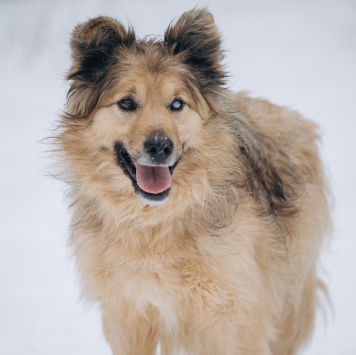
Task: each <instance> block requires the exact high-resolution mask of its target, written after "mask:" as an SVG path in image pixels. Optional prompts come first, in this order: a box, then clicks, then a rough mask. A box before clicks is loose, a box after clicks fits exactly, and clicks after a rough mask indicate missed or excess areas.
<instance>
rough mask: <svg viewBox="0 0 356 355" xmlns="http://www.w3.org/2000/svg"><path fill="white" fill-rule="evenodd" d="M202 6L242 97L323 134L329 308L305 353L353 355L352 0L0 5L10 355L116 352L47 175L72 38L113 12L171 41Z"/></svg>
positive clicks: (1, 236)
mask: <svg viewBox="0 0 356 355" xmlns="http://www.w3.org/2000/svg"><path fill="white" fill-rule="evenodd" d="M196 4H197V5H199V6H206V5H207V6H208V7H209V9H210V10H211V11H212V12H213V14H214V16H215V20H216V23H217V25H218V26H219V28H220V31H221V33H222V36H223V38H224V47H225V49H227V58H226V63H227V66H228V69H229V71H230V72H231V73H232V76H231V79H230V84H231V86H232V88H233V89H235V90H249V91H250V92H251V93H252V94H253V95H254V96H262V97H265V98H268V99H269V100H271V101H274V102H276V103H278V104H281V105H286V106H290V107H292V108H293V109H296V110H298V111H300V112H302V113H303V114H304V115H305V116H306V117H309V118H311V119H313V120H315V121H316V122H317V123H318V124H319V125H320V127H321V132H322V135H323V146H322V156H323V159H324V161H325V165H326V167H327V170H328V172H329V176H330V183H331V188H332V191H333V194H334V197H335V206H334V212H333V216H334V224H335V228H334V234H333V237H332V240H331V243H330V246H329V247H328V249H327V250H326V252H325V253H324V255H323V258H322V262H323V271H322V275H323V277H324V279H325V280H326V282H327V283H328V285H329V289H330V297H331V300H332V303H333V308H332V309H329V310H328V311H327V314H326V319H325V318H324V317H323V316H322V315H321V316H320V317H319V318H318V321H317V326H316V333H315V336H314V337H313V340H312V341H311V343H310V345H309V346H308V348H307V349H306V350H305V351H304V352H303V354H304V355H317V354H318V355H319V354H323V355H355V354H356V236H355V232H354V231H355V230H356V216H355V211H356V208H355V197H356V194H355V189H356V186H355V185H356V167H355V166H356V149H355V148H356V144H355V142H356V109H355V106H356V2H355V0H323V1H322V0H319V1H317V0H298V1H290V0H284V1H282V0H280V1H277V0H272V1H270V0H249V1H248V0H225V1H224V0H221V1H217V0H215V1H214V0H211V1H204V0H201V1H200V2H199V3H195V2H194V1H187V0H179V1H164V0H147V1H144V0H131V1H127V0H126V1H122V0H110V1H99V0H98V1H94V0H92V1H91V0H86V1H85V0H83V1H70V0H67V1H65V0H54V1H44V0H43V1H40V0H33V1H31V0H28V1H24V0H23V1H20V0H18V1H16V0H12V1H10V0H0V147H1V149H0V355H63V354H66V355H78V354H86V355H97V354H101V355H109V354H110V350H109V348H108V346H107V345H106V343H105V341H104V338H103V336H102V333H101V325H100V316H99V313H98V310H97V309H96V308H95V307H88V306H85V305H83V303H82V302H81V301H80V296H79V287H78V280H77V279H76V276H75V268H74V263H73V261H72V260H71V258H70V256H69V249H68V246H67V235H68V225H69V214H68V212H67V208H66V207H67V203H66V201H65V199H64V197H63V192H64V186H63V185H62V184H61V183H59V182H58V181H55V180H53V179H50V178H48V177H47V176H46V170H47V168H48V166H49V165H50V160H49V159H48V155H47V153H46V151H47V150H48V146H46V144H44V143H41V140H42V139H43V138H45V137H48V136H51V135H52V134H53V133H52V132H51V128H52V127H53V124H54V122H55V121H56V120H57V117H58V115H59V114H60V113H61V110H62V109H63V106H64V103H65V94H66V90H67V88H68V87H67V84H66V83H65V82H64V76H65V73H66V70H67V69H68V68H69V46H68V41H69V36H70V32H71V30H72V28H73V27H74V26H75V25H76V24H77V23H78V22H82V21H85V20H86V19H87V18H88V17H93V16H98V15H110V16H114V17H117V18H118V19H120V20H122V21H123V22H124V23H127V19H129V20H130V21H131V22H132V24H133V25H134V27H135V29H136V32H137V33H138V35H139V36H140V37H143V36H145V35H146V34H163V31H164V29H165V28H166V26H167V25H168V24H169V23H170V21H171V20H172V19H174V18H176V17H177V16H178V15H179V14H180V13H182V12H184V11H186V10H188V9H190V8H192V7H193V6H194V5H196ZM290 139H293V137H290Z"/></svg>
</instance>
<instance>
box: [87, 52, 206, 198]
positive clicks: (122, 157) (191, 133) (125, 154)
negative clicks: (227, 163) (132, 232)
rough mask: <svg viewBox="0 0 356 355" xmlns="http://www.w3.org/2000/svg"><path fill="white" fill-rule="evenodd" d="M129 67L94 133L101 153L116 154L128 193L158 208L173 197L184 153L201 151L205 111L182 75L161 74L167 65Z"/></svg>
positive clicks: (99, 112) (100, 111)
mask: <svg viewBox="0 0 356 355" xmlns="http://www.w3.org/2000/svg"><path fill="white" fill-rule="evenodd" d="M156 60H159V58H156ZM130 61H131V63H130V65H128V66H127V69H126V70H125V73H124V74H123V75H122V77H121V78H120V81H119V83H118V85H117V87H116V88H115V90H114V93H113V95H112V96H109V97H110V102H108V103H107V105H105V107H101V108H99V109H98V110H97V112H96V113H95V115H94V116H93V123H92V124H93V128H92V133H93V135H95V137H96V138H95V144H97V145H98V148H99V146H101V147H105V148H107V149H108V150H110V151H112V152H113V154H114V157H115V163H116V164H117V165H118V166H119V167H120V168H121V170H122V173H123V174H124V175H125V176H123V177H122V179H123V180H127V182H128V183H129V182H130V183H131V184H130V186H128V189H132V188H133V189H134V190H135V192H136V193H137V194H138V197H139V198H140V199H141V200H142V201H143V202H145V203H148V204H158V203H161V202H163V201H165V200H166V199H167V197H168V196H169V192H170V188H171V185H172V175H173V172H174V170H175V169H176V168H178V166H179V163H180V160H181V158H182V155H183V153H184V154H185V153H186V152H187V151H188V150H192V149H199V147H200V146H201V145H202V140H201V138H200V136H201V133H200V132H201V130H202V125H203V122H204V117H202V116H203V114H202V112H204V106H203V107H202V108H198V107H197V104H196V101H195V99H194V97H192V94H191V92H190V91H189V88H188V87H187V84H186V83H185V82H184V80H182V78H181V76H180V73H179V70H177V69H173V70H172V69H169V67H168V68H166V70H163V71H162V72H161V71H160V69H161V68H160V67H161V66H164V65H167V63H165V61H164V60H162V63H161V66H158V68H157V69H156V71H155V72H154V71H152V69H150V68H149V67H148V66H147V63H146V62H145V61H143V62H142V63H139V61H138V60H137V59H136V58H135V59H132V58H131V59H130ZM135 61H136V62H135ZM200 100H201V98H200ZM201 105H204V101H203V100H202V103H201ZM205 110H208V109H207V108H206V107H205ZM182 160H184V159H183V158H182Z"/></svg>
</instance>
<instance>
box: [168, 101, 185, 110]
mask: <svg viewBox="0 0 356 355" xmlns="http://www.w3.org/2000/svg"><path fill="white" fill-rule="evenodd" d="M183 106H184V101H183V100H179V99H175V100H174V101H173V102H172V103H171V110H172V111H180V110H181V109H182V108H183Z"/></svg>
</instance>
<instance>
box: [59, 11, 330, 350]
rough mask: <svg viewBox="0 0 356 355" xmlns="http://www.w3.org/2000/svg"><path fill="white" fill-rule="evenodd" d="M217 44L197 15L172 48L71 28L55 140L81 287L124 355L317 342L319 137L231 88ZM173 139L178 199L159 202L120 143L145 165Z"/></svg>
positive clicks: (203, 14) (116, 27)
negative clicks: (159, 142)
mask: <svg viewBox="0 0 356 355" xmlns="http://www.w3.org/2000/svg"><path fill="white" fill-rule="evenodd" d="M220 42H221V41H220V36H219V34H218V32H217V30H216V27H215V25H214V21H213V18H212V16H211V15H210V14H209V13H208V12H207V11H206V10H197V9H195V10H192V11H189V12H187V13H185V14H183V15H182V17H181V18H180V19H179V20H178V21H177V23H176V24H174V25H172V26H170V27H169V28H168V30H167V31H166V33H165V37H164V40H163V41H159V40H152V39H146V40H137V39H136V37H135V34H134V32H133V31H132V30H131V29H130V30H129V31H126V30H125V29H124V27H123V26H122V25H121V24H120V23H118V22H117V21H116V20H113V19H111V18H106V17H99V18H96V19H93V20H89V21H88V22H86V23H85V24H82V25H79V26H78V27H76V29H75V30H74V32H73V37H72V43H71V45H72V53H73V66H72V69H71V71H70V74H69V76H68V78H69V80H71V88H70V91H69V97H68V106H67V113H66V114H65V115H63V118H62V121H61V127H60V134H59V136H58V139H57V144H58V147H59V149H60V152H61V154H62V158H63V159H62V162H63V166H64V169H63V170H64V172H63V177H64V179H65V180H66V181H67V182H68V183H69V185H70V198H71V201H72V205H71V208H72V212H73V220H72V239H71V240H72V244H73V246H74V250H75V255H76V258H77V261H78V265H79V269H80V272H81V276H82V280H83V289H84V294H85V295H86V296H88V297H90V298H91V299H94V300H96V301H98V302H99V304H100V306H101V309H102V314H103V328H104V332H105V336H106V339H107V341H108V342H109V344H110V346H111V348H112V351H113V354H115V355H152V354H154V353H155V351H156V348H157V345H158V344H159V343H160V344H161V350H162V354H164V355H170V354H180V353H184V354H196V355H198V354H199V355H209V354H211V355H218V354H219V355H220V354H221V355H222V354H224V355H233V354H234V355H246V354H249V355H262V354H263V355H272V354H274V355H293V354H296V353H297V351H298V349H299V348H300V346H301V345H302V344H303V343H304V342H305V341H306V340H307V339H308V338H309V336H310V334H311V331H312V328H313V322H314V314H315V308H316V305H317V291H318V287H319V285H320V282H319V280H318V278H317V276H316V264H317V259H318V254H319V249H320V246H321V244H322V240H323V235H324V234H325V232H326V231H327V229H328V228H329V211H328V204H327V199H326V196H325V184H324V178H323V172H322V167H321V163H320V160H319V157H318V152H317V140H318V135H317V133H316V129H315V126H314V124H313V123H311V122H309V121H307V120H305V119H303V118H302V117H301V116H300V115H298V114H297V113H295V112H292V111H290V110H288V109H285V108H281V107H278V106H275V105H272V104H270V103H269V102H267V101H264V100H259V99H252V98H249V97H248V95H246V94H245V93H240V94H237V95H236V94H234V93H232V92H230V91H228V90H227V89H226V88H225V86H224V83H225V73H224V70H223V67H222V65H221V59H222V57H223V55H222V51H221V48H220ZM177 99H178V100H179V102H181V103H183V107H182V108H180V109H178V110H176V109H174V107H173V106H172V105H173V104H172V102H174V100H177ZM123 100H129V101H123ZM118 102H119V105H118V104H117V103H118ZM127 104H130V105H131V104H133V106H129V109H125V107H126V106H125V105H127ZM120 105H121V106H120ZM122 105H124V108H123V107H122ZM162 134H164V136H165V137H169V138H170V140H171V141H172V144H173V147H174V152H173V154H174V156H175V157H176V158H177V163H176V167H175V169H174V171H173V173H172V183H171V187H170V189H169V191H168V192H167V194H168V197H167V198H164V199H163V200H162V201H161V202H156V201H154V200H152V203H151V202H150V198H151V197H152V196H151V195H149V197H148V198H146V197H144V198H142V191H140V189H139V188H138V187H137V183H136V181H135V178H130V177H129V176H128V171H125V167H123V166H121V165H120V164H121V163H122V157H121V158H120V157H119V158H118V149H119V148H117V146H118V145H117V144H118V142H120V145H119V147H125V149H126V153H127V154H129V156H130V157H131V159H132V164H133V165H135V166H136V168H137V163H136V161H137V160H138V159H139V157H140V156H141V154H142V151H143V150H144V148H143V147H144V144H145V142H146V140H147V139H148V138H149V137H152V136H154V137H157V136H158V135H162ZM120 159H121V163H120ZM132 169H133V168H132ZM150 196H151V197H150ZM152 198H155V196H153V197H152Z"/></svg>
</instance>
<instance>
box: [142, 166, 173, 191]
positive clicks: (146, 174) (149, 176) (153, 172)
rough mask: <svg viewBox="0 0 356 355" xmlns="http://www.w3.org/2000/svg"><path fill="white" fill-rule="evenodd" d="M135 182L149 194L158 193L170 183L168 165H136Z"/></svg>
mask: <svg viewBox="0 0 356 355" xmlns="http://www.w3.org/2000/svg"><path fill="white" fill-rule="evenodd" d="M136 179H137V184H138V186H139V187H140V189H141V190H143V191H145V192H148V193H150V194H159V193H160V192H163V191H165V190H167V189H168V188H169V187H170V186H171V183H172V176H171V173H170V172H169V169H168V166H144V165H140V164H137V165H136Z"/></svg>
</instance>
